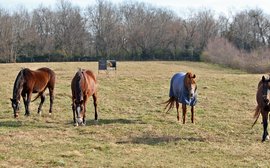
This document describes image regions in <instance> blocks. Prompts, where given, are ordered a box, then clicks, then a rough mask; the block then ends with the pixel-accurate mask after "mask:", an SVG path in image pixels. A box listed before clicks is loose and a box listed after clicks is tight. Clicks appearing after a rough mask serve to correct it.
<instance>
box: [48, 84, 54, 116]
mask: <svg viewBox="0 0 270 168" xmlns="http://www.w3.org/2000/svg"><path fill="white" fill-rule="evenodd" d="M53 91H54V88H53V87H49V94H50V110H49V114H50V115H51V114H52V106H53V100H54V93H53Z"/></svg>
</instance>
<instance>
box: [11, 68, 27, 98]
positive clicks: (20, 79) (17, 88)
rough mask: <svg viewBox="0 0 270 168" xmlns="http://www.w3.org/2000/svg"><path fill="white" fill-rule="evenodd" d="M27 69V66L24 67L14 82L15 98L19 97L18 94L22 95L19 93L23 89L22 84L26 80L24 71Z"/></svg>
mask: <svg viewBox="0 0 270 168" xmlns="http://www.w3.org/2000/svg"><path fill="white" fill-rule="evenodd" d="M25 70H26V68H22V70H21V71H20V72H19V73H18V75H17V77H16V80H15V82H14V86H13V99H17V98H18V96H20V93H18V92H19V91H21V90H22V88H21V87H22V85H23V82H24V71H25Z"/></svg>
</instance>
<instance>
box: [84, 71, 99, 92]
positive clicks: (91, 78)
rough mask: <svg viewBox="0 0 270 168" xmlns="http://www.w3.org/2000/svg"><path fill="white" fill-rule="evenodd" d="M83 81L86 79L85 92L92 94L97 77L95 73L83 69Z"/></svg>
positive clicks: (94, 90) (95, 86)
mask: <svg viewBox="0 0 270 168" xmlns="http://www.w3.org/2000/svg"><path fill="white" fill-rule="evenodd" d="M83 74H84V77H85V81H86V85H87V86H86V88H87V91H86V92H87V94H90V95H93V93H95V92H96V90H97V79H96V75H95V74H94V73H93V72H92V71H90V70H85V71H83Z"/></svg>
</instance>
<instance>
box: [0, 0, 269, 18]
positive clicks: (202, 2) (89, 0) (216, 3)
mask: <svg viewBox="0 0 270 168" xmlns="http://www.w3.org/2000/svg"><path fill="white" fill-rule="evenodd" d="M123 1H125V0H110V2H112V3H114V4H118V3H121V2H123ZM130 1H132V0H130ZM135 1H137V2H145V3H149V4H152V5H153V6H155V7H165V8H167V9H171V10H173V11H175V12H176V13H177V14H179V15H182V14H184V13H186V11H187V10H189V9H202V8H205V9H211V10H213V11H215V13H216V14H221V13H223V14H228V13H229V12H233V13H235V12H237V11H240V10H244V9H254V8H260V9H262V10H263V11H264V13H266V14H268V15H270V0H135ZM56 2H57V0H0V7H1V8H4V9H8V10H10V11H12V10H16V9H17V8H18V6H21V5H22V6H24V7H26V8H27V9H28V10H32V9H35V8H37V7H38V6H39V5H40V4H43V5H44V6H50V7H54V6H55V4H56ZM70 2H72V3H73V4H74V5H77V6H80V7H82V8H84V7H86V6H88V5H93V4H95V3H96V1H95V0H70Z"/></svg>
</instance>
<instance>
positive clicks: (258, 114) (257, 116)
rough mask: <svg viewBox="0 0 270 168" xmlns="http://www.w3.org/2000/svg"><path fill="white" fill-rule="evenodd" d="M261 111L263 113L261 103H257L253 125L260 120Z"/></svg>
mask: <svg viewBox="0 0 270 168" xmlns="http://www.w3.org/2000/svg"><path fill="white" fill-rule="evenodd" d="M260 113H261V108H260V107H259V105H257V107H256V109H255V113H254V116H253V117H254V118H255V121H254V123H253V125H252V127H253V126H254V125H255V124H256V122H257V120H258V118H259V116H260Z"/></svg>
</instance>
